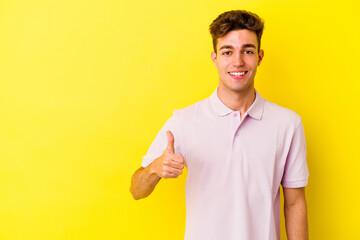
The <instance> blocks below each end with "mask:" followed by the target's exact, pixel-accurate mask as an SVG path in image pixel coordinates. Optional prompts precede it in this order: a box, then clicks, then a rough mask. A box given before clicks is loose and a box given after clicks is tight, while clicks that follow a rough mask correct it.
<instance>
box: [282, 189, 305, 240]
mask: <svg viewBox="0 0 360 240" xmlns="http://www.w3.org/2000/svg"><path fill="white" fill-rule="evenodd" d="M283 190H284V214H285V226H286V234H287V237H288V240H308V239H309V234H308V223H307V207H306V199H305V188H304V187H302V188H283Z"/></svg>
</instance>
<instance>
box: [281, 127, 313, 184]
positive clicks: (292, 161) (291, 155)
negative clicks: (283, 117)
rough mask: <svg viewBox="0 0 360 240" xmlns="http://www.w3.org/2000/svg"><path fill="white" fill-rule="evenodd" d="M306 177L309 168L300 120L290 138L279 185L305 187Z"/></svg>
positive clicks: (307, 176)
mask: <svg viewBox="0 0 360 240" xmlns="http://www.w3.org/2000/svg"><path fill="white" fill-rule="evenodd" d="M308 178H309V170H308V166H307V160H306V142H305V133H304V127H303V125H302V122H301V121H300V125H299V126H298V128H297V129H296V131H295V133H294V135H293V138H292V140H291V145H290V149H289V152H288V155H287V158H286V163H285V169H284V175H283V178H282V181H281V185H282V186H283V187H286V188H299V187H305V186H306V185H307V182H308Z"/></svg>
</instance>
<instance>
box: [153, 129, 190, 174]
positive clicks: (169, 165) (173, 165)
mask: <svg viewBox="0 0 360 240" xmlns="http://www.w3.org/2000/svg"><path fill="white" fill-rule="evenodd" d="M166 136H167V140H168V144H167V146H166V148H165V150H164V153H163V155H161V157H159V158H157V159H155V160H154V161H153V163H152V164H151V165H152V166H151V167H152V169H153V172H155V173H156V174H157V175H158V176H159V177H161V178H177V177H178V176H180V175H181V174H182V169H183V168H184V163H185V161H184V158H183V157H181V156H180V155H177V154H175V147H174V141H175V139H174V135H173V134H172V132H171V131H166Z"/></svg>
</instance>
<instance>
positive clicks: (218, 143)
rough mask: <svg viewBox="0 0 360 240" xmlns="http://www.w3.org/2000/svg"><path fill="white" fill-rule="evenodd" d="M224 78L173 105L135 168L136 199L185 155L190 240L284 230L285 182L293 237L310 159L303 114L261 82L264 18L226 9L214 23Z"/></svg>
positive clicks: (268, 239) (299, 231) (256, 238)
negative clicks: (267, 93) (262, 88)
mask: <svg viewBox="0 0 360 240" xmlns="http://www.w3.org/2000/svg"><path fill="white" fill-rule="evenodd" d="M210 32H211V35H212V38H213V44H214V52H212V54H211V58H212V61H213V62H214V65H215V67H216V68H217V70H218V74H219V86H218V88H217V89H216V90H215V92H214V93H213V94H212V95H211V96H210V97H209V98H207V99H205V100H202V101H200V102H197V103H195V104H193V105H191V106H189V107H187V108H184V109H180V110H176V111H174V115H173V116H172V117H171V118H170V119H169V120H168V121H167V122H166V124H165V125H164V127H163V128H162V129H161V130H160V132H159V133H158V135H157V136H156V138H155V140H154V142H153V143H152V144H151V146H150V148H149V150H148V153H147V154H146V156H144V158H143V162H142V167H141V168H140V169H138V170H137V171H136V172H135V173H134V175H133V177H132V183H131V188H130V191H131V193H132V195H133V197H134V198H135V199H140V198H144V197H146V196H148V195H149V194H150V193H151V192H152V191H153V190H154V188H155V186H156V184H157V183H158V182H159V180H160V179H161V178H177V177H178V176H179V175H180V174H181V173H182V169H183V168H184V165H186V167H187V170H188V175H187V182H186V231H185V239H188V240H201V239H204V240H212V239H213V240H220V239H224V240H231V239H242V240H275V239H277V240H278V239H280V191H279V190H280V184H281V185H282V186H283V189H284V191H283V192H284V199H285V203H284V212H285V221H286V231H287V235H288V239H289V240H297V239H298V240H300V239H301V240H305V239H308V230H307V208H306V201H305V193H304V187H305V186H306V185H307V180H308V176H309V174H308V168H307V163H306V146H305V137H304V130H303V126H302V122H301V118H300V116H299V115H297V114H296V113H295V112H293V111H291V110H289V109H286V108H283V107H280V106H278V105H276V104H274V103H271V102H268V101H266V100H265V99H263V98H262V97H261V95H260V94H259V93H258V92H257V91H256V90H255V88H254V78H255V75H256V70H257V67H258V66H259V65H260V63H261V62H262V59H263V57H264V51H263V50H261V48H260V40H261V35H262V32H263V21H262V20H261V19H260V18H259V17H258V16H257V15H256V14H254V13H251V12H247V11H240V10H239V11H229V12H225V13H223V14H221V15H219V16H218V18H217V19H215V20H214V21H213V23H212V24H211V25H210Z"/></svg>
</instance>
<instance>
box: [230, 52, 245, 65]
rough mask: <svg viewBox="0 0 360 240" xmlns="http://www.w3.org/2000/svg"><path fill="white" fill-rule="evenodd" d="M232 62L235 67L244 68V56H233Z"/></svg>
mask: <svg viewBox="0 0 360 240" xmlns="http://www.w3.org/2000/svg"><path fill="white" fill-rule="evenodd" d="M232 62H233V65H234V67H239V66H243V65H244V64H245V62H244V56H243V55H242V54H241V53H237V54H233V59H232Z"/></svg>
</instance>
